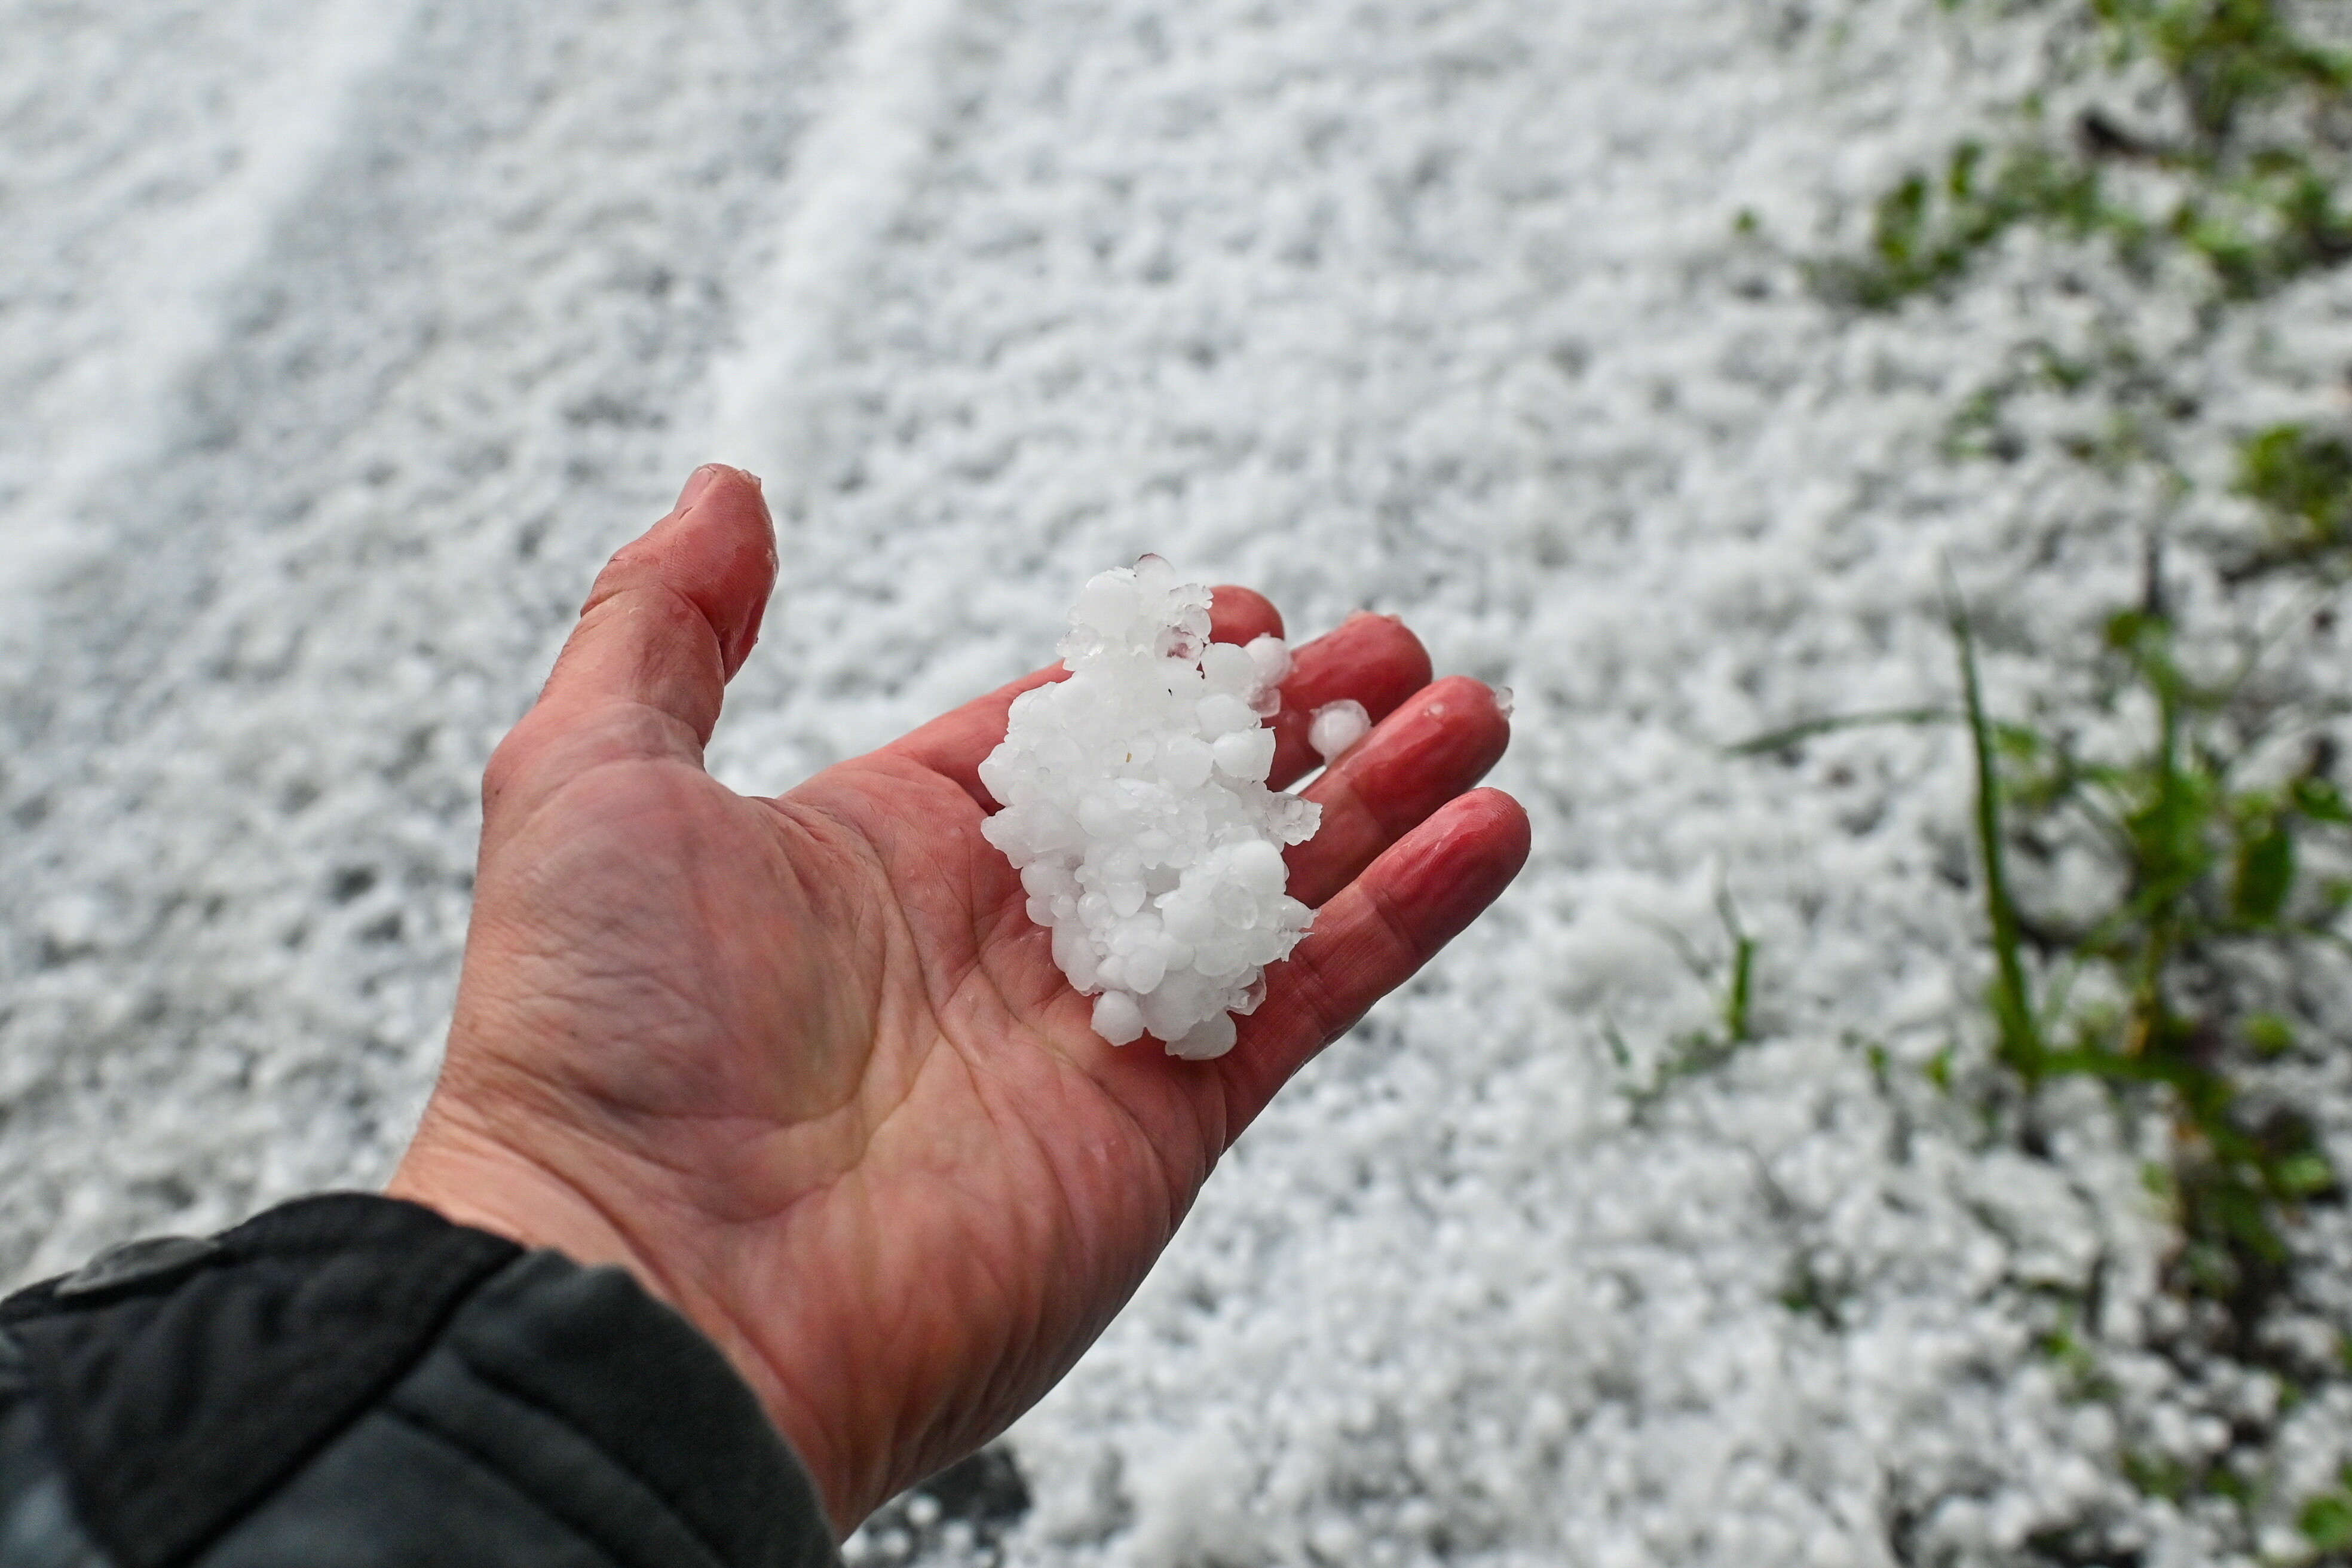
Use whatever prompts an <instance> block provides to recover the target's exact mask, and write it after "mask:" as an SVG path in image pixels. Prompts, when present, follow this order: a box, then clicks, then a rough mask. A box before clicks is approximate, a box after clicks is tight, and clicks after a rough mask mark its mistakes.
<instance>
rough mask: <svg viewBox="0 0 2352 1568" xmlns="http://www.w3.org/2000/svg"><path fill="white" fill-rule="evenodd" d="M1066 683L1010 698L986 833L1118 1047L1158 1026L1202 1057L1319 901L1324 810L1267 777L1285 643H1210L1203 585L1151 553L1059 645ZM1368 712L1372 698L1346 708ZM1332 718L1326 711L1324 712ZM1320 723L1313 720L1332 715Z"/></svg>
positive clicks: (1261, 991)
mask: <svg viewBox="0 0 2352 1568" xmlns="http://www.w3.org/2000/svg"><path fill="white" fill-rule="evenodd" d="M1060 651H1061V654H1062V658H1063V662H1064V663H1066V665H1068V666H1069V668H1070V678H1069V679H1067V680H1063V681H1056V682H1055V683H1054V684H1052V685H1049V686H1041V687H1038V688H1037V689H1034V690H1032V691H1025V692H1024V693H1022V694H1021V696H1020V697H1018V698H1016V699H1014V700H1013V709H1012V712H1011V715H1010V716H1009V718H1008V720H1007V722H1006V727H1005V733H1004V743H1003V745H1000V746H998V747H997V748H996V750H995V751H993V752H991V753H990V754H989V757H988V760H987V761H986V762H984V763H982V764H981V767H980V778H981V783H982V784H985V785H986V786H987V788H988V791H989V793H990V794H991V795H994V796H995V797H996V799H997V801H998V802H999V803H1000V804H1001V805H1003V807H1004V809H1003V810H1002V811H1000V812H998V813H997V814H996V815H995V816H992V817H990V818H989V819H988V820H987V821H986V822H984V823H982V825H981V832H982V834H983V835H985V836H986V837H987V838H988V841H989V842H990V843H991V844H993V845H995V846H996V847H997V848H999V849H1001V850H1003V852H1004V855H1005V857H1006V858H1008V859H1010V860H1011V861H1012V862H1013V868H1015V869H1016V870H1018V871H1019V872H1020V873H1021V887H1022V891H1023V892H1024V894H1026V895H1027V908H1028V910H1029V916H1030V918H1031V919H1032V920H1034V921H1036V922H1037V923H1038V924H1040V925H1042V926H1046V927H1049V928H1050V929H1051V930H1052V931H1053V933H1054V946H1053V952H1054V962H1055V964H1057V965H1059V966H1060V968H1061V971H1062V973H1064V974H1065V975H1066V976H1068V977H1069V982H1070V984H1072V985H1073V986H1074V987H1076V989H1077V990H1078V991H1079V992H1081V993H1083V994H1087V995H1091V996H1093V997H1094V998H1095V1005H1094V1011H1093V1015H1092V1022H1093V1026H1094V1031H1095V1033H1096V1034H1097V1035H1100V1036H1101V1037H1103V1038H1104V1039H1106V1040H1108V1041H1109V1042H1110V1043H1111V1044H1112V1045H1114V1046H1123V1045H1126V1044H1128V1043H1129V1042H1130V1041H1132V1040H1136V1039H1139V1038H1140V1037H1142V1036H1144V1035H1146V1034H1150V1035H1152V1036H1154V1037H1157V1038H1159V1039H1160V1041H1161V1042H1162V1043H1163V1044H1164V1045H1165V1046H1166V1047H1168V1053H1169V1054H1170V1055H1171V1056H1177V1057H1185V1058H1192V1059H1195V1060H1198V1059H1202V1058H1209V1057H1217V1056H1223V1054H1224V1053H1225V1052H1226V1051H1229V1050H1231V1049H1232V1048H1233V1046H1234V1021H1233V1017H1232V1015H1233V1014H1234V1013H1236V1012H1239V1013H1244V1014H1246V1013H1249V1012H1251V1011H1253V1010H1255V1008H1256V1006H1257V1005H1258V1002H1259V1000H1260V999H1261V998H1263V997H1264V996H1265V966H1266V965H1267V964H1269V963H1275V962H1276V961H1278V960H1280V959H1284V958H1287V957H1288V956H1289V955H1290V950H1291V949H1292V948H1294V947H1296V946H1297V944H1298V941H1299V939H1300V938H1301V937H1303V936H1305V935H1306V934H1307V925H1308V923H1309V922H1310V921H1312V920H1313V918H1314V916H1313V911H1311V910H1308V909H1307V906H1306V905H1305V904H1303V903H1300V902H1299V901H1298V900H1297V899H1294V898H1291V897H1290V896H1289V895H1288V893H1287V892H1286V890H1285V889H1286V885H1287V878H1288V874H1289V873H1288V868H1287V867H1286V865H1285V863H1284V861H1283V858H1282V850H1283V847H1284V846H1286V845H1290V844H1298V843H1303V842H1305V841H1306V840H1307V838H1309V837H1312V836H1313V835H1314V832H1315V829H1316V827H1317V826H1318V824H1319V823H1320V822H1321V820H1322V808H1321V807H1320V806H1318V805H1315V804H1313V803H1312V802H1310V801H1305V800H1301V799H1299V798H1298V797H1297V796H1296V795H1285V794H1282V793H1280V792H1278V791H1276V790H1273V789H1270V788H1268V787H1267V785H1266V783H1265V780H1266V775H1267V774H1268V773H1269V772H1271V770H1272V768H1273V765H1274V749H1275V746H1274V742H1275V737H1274V731H1271V730H1269V729H1267V728H1266V727H1265V725H1264V723H1262V722H1261V721H1262V720H1264V719H1266V718H1269V717H1271V716H1272V715H1273V714H1274V713H1276V711H1278V710H1280V708H1281V706H1282V696H1281V692H1280V690H1279V689H1278V686H1279V683H1280V682H1281V680H1282V679H1283V677H1284V676H1286V675H1287V674H1288V673H1289V672H1290V649H1289V648H1288V647H1286V645H1285V644H1284V643H1283V641H1282V639H1281V638H1279V637H1259V638H1258V639H1257V640H1256V641H1255V642H1253V643H1251V644H1249V645H1248V646H1247V647H1234V646H1232V645H1231V644H1225V643H1213V642H1211V641H1210V640H1209V590H1208V589H1206V588H1205V587H1202V585H1201V584H1197V583H1182V582H1179V581H1178V580H1177V576H1176V572H1175V569H1174V568H1173V567H1171V566H1170V565H1169V564H1168V563H1167V562H1165V561H1162V560H1161V559H1160V557H1158V556H1156V555H1147V556H1145V557H1144V558H1143V559H1142V560H1140V561H1139V562H1137V563H1135V565H1134V567H1133V568H1132V569H1127V568H1121V569H1119V570H1117V571H1112V572H1106V573H1104V574H1102V575H1100V576H1098V577H1097V578H1095V579H1094V580H1093V581H1092V582H1090V583H1088V584H1087V585H1086V587H1085V589H1084V590H1083V591H1081V592H1080V594H1079V595H1078V603H1077V607H1076V609H1074V610H1072V611H1071V612H1070V631H1069V635H1068V636H1066V637H1064V638H1063V639H1062V643H1061V649H1060ZM1333 706H1334V707H1335V708H1350V709H1353V710H1355V714H1356V725H1357V728H1356V731H1355V733H1356V734H1360V733H1362V731H1363V729H1364V727H1365V724H1366V720H1365V718H1364V710H1363V708H1362V707H1361V706H1360V704H1357V703H1353V702H1348V703H1338V704H1334V705H1333ZM1323 711H1324V712H1325V713H1328V712H1330V711H1331V710H1329V709H1327V710H1323ZM1319 717H1320V716H1319V715H1318V721H1319Z"/></svg>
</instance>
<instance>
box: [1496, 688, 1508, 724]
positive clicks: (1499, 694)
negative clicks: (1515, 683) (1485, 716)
mask: <svg viewBox="0 0 2352 1568" xmlns="http://www.w3.org/2000/svg"><path fill="white" fill-rule="evenodd" d="M1494 691H1495V711H1496V712H1497V713H1500V714H1501V715H1502V716H1503V717H1504V718H1506V719H1507V718H1509V717H1510V716H1511V689H1510V688H1509V687H1507V686H1497V687H1496V688H1495V689H1494Z"/></svg>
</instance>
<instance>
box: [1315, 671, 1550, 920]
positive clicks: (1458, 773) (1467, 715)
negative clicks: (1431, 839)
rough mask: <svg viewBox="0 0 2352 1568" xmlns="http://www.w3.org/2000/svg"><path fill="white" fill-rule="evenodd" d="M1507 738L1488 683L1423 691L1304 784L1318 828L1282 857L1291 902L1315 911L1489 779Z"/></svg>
mask: <svg viewBox="0 0 2352 1568" xmlns="http://www.w3.org/2000/svg"><path fill="white" fill-rule="evenodd" d="M1510 741H1511V723H1510V721H1509V720H1508V719H1507V718H1506V717H1505V716H1504V714H1503V710H1502V709H1501V708H1500V707H1498V706H1497V705H1496V701H1495V692H1494V689H1493V688H1492V687H1489V686H1487V685H1486V683H1485V682H1484V681H1479V680H1473V679H1470V678H1469V677H1468V676H1465V675H1455V676H1449V677H1447V678H1446V679H1444V680H1441V681H1438V682H1436V683H1435V684H1434V685H1432V686H1425V687H1423V688H1422V689H1421V690H1419V691H1417V692H1415V693H1414V694H1413V695H1412V697H1411V698H1409V699H1408V700H1406V701H1405V702H1404V703H1403V705H1402V706H1401V707H1399V708H1398V709H1397V710H1395V711H1393V712H1391V714H1390V715H1389V716H1388V717H1387V718H1386V719H1384V720H1382V721H1381V723H1380V724H1379V726H1378V727H1377V728H1375V729H1374V730H1373V731H1371V733H1370V734H1369V735H1366V736H1365V737H1364V738H1363V739H1362V740H1360V741H1359V742H1356V744H1355V745H1353V746H1351V747H1349V749H1348V751H1347V752H1344V753H1342V754H1341V755H1340V756H1339V757H1338V758H1337V759H1335V760H1334V761H1333V762H1332V763H1331V765H1330V766H1329V767H1328V769H1326V770H1325V771H1324V773H1323V776H1322V777H1321V778H1318V779H1317V780H1316V781H1315V782H1314V784H1311V785H1309V786H1308V787H1307V792H1306V794H1307V799H1309V800H1311V801H1314V802H1316V803H1317V804H1318V805H1321V806H1322V807H1323V822H1322V825H1321V826H1319V827H1318V828H1317V829H1316V830H1315V837H1312V838H1310V839H1308V840H1307V842H1306V843H1304V844H1301V845H1298V846H1297V847H1294V848H1293V849H1291V851H1290V852H1289V854H1288V855H1287V856H1286V859H1287V860H1288V861H1289V864H1290V896H1291V897H1293V898H1295V899H1297V900H1301V901H1302V902H1305V903H1307V904H1310V905H1315V906H1318V907H1319V906H1320V905H1321V904H1322V903H1323V902H1324V900H1327V899H1329V898H1330V897H1331V896H1332V895H1333V894H1334V893H1337V892H1338V891H1339V889H1342V888H1344V887H1346V886H1347V885H1348V884H1349V882H1351V881H1353V880H1355V879H1356V877H1357V874H1358V873H1360V871H1362V870H1363V869H1364V868H1365V867H1367V866H1369V865H1370V864H1371V863H1372V859H1373V858H1374V857H1375V856H1377V855H1379V854H1380V853H1381V851H1382V850H1383V849H1386V848H1387V847H1389V846H1390V845H1391V844H1393V843H1395V842H1396V841H1397V840H1398V839H1400V838H1402V837H1404V836H1405V835H1406V834H1407V833H1410V832H1411V831H1412V829H1413V828H1414V827H1416V826H1420V824H1421V823H1422V822H1423V820H1425V819H1426V818H1427V817H1428V816H1430V815H1431V814H1433V812H1435V811H1436V810H1437V809H1438V808H1439V807H1440V806H1443V805H1444V804H1445V803H1446V802H1447V801H1449V800H1452V799H1453V798H1454V796H1455V795H1460V794H1461V793H1462V792H1463V791H1464V790H1466V789H1468V788H1469V787H1470V786H1471V785H1473V784H1476V783H1477V782H1478V781H1479V780H1480V779H1482V778H1485V777H1486V772H1487V770H1488V769H1489V768H1492V767H1493V766H1494V765H1495V764H1496V763H1497V762H1499V761H1500V760H1501V759H1502V755H1503V752H1504V749H1505V748H1506V747H1507V746H1508V745H1509V744H1510Z"/></svg>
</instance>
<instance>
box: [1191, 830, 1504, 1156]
mask: <svg viewBox="0 0 2352 1568" xmlns="http://www.w3.org/2000/svg"><path fill="white" fill-rule="evenodd" d="M1527 858H1528V815H1527V813H1526V812H1525V811H1524V810H1523V809H1521V807H1520V805H1519V803H1518V802H1517V801H1515V800H1513V799H1512V798H1511V797H1510V796H1509V795H1505V794H1503V793H1502V792H1501V791H1500V790H1493V789H1479V790H1473V791H1471V792H1470V793H1469V794H1467V795H1462V796H1461V797H1459V798H1458V799H1455V800H1454V801H1452V802H1450V803H1449V804H1447V805H1444V807H1442V808H1440V809H1439V810H1438V811H1437V812H1436V813H1434V814H1433V816H1431V817H1430V818H1429V820H1428V821H1426V822H1424V823H1423V824H1422V825H1421V826H1419V827H1416V828H1414V829H1413V830H1412V832H1411V833H1408V834H1407V835H1405V837H1403V838H1402V839H1401V840H1399V841H1398V842H1397V843H1396V844H1394V845H1392V846H1391V847H1389V849H1388V850H1387V851H1386V852H1385V853H1383V854H1382V855H1381V857H1380V858H1378V859H1376V860H1374V861H1373V862H1372V863H1371V865H1370V866H1369V867H1367V868H1365V870H1364V873H1363V875H1362V876H1360V877H1358V878H1357V879H1355V880H1354V881H1353V882H1351V883H1349V885H1348V886H1347V887H1346V888H1345V889H1341V890H1340V891H1339V893H1338V894H1336V895H1334V896H1333V897H1332V899H1331V900H1330V901H1329V902H1328V903H1326V904H1325V905H1324V906H1323V908H1322V909H1321V910H1318V911H1317V913H1316V916H1315V926H1314V929H1313V930H1312V931H1308V932H1307V940H1306V941H1304V942H1300V943H1299V944H1298V946H1297V949H1295V950H1294V951H1293V952H1292V953H1291V955H1290V957H1289V959H1288V960H1287V961H1286V962H1285V963H1277V964H1276V965H1274V966H1273V967H1272V968H1270V969H1268V970H1267V971H1266V994H1265V1001H1264V1002H1263V1003H1261V1004H1260V1005H1259V1006H1258V1010H1257V1011H1256V1012H1255V1013H1253V1014H1252V1015H1250V1016H1248V1017H1246V1018H1244V1019H1241V1020H1240V1025H1241V1031H1240V1039H1239V1041H1238V1042H1237V1043H1236V1044H1235V1046H1234V1049H1233V1050H1232V1051H1230V1052H1228V1053H1227V1054H1226V1055H1225V1056H1223V1057H1221V1058H1218V1060H1217V1063H1216V1067H1217V1069H1218V1070H1219V1071H1220V1072H1221V1073H1222V1074H1223V1079H1224V1090H1225V1129H1224V1131H1225V1140H1226V1142H1227V1144H1228V1145H1230V1144H1231V1143H1232V1142H1233V1140H1234V1139H1235V1138H1238V1137H1239V1136H1241V1132H1242V1130H1243V1129H1244V1127H1247V1126H1248V1125H1249V1123H1250V1122H1251V1121H1252V1120H1253V1119H1255V1117H1256V1115H1257V1113H1258V1112H1259V1111H1260V1110H1264V1109H1265V1104H1266V1102H1267V1101H1268V1100H1272V1099H1273V1098H1274V1094H1275V1091H1276V1089H1280V1088H1281V1087H1282V1086H1283V1085H1284V1084H1285V1083H1286V1082H1288V1081H1289V1079H1290V1076H1291V1075H1292V1074H1293V1073H1295V1072H1297V1070H1298V1069H1299V1068H1301V1067H1303V1066H1305V1065H1306V1064H1307V1061H1308V1060H1310V1059H1311V1058H1313V1057H1314V1055H1315V1053H1316V1052H1318V1051H1319V1050H1321V1049H1322V1048H1323V1047H1325V1046H1326V1045H1328V1044H1329V1043H1330V1042H1331V1041H1332V1040H1334V1039H1336V1038H1338V1037H1339V1036H1340V1035H1342V1034H1344V1033H1345V1032H1346V1031H1347V1030H1348V1029H1349V1027H1350V1026H1353V1025H1354V1024H1355V1022H1356V1020H1357V1019H1359V1018H1360V1017H1362V1016H1364V1014H1365V1013H1366V1012H1368V1011H1370V1008H1371V1005H1372V1004H1373V1003H1375V1002H1377V1001H1379V1000H1380V999H1381V997H1383V996H1385V995H1387V994H1389V993H1390V992H1391V991H1393V990H1395V989H1396V988H1397V987H1398V986H1400V985H1402V984H1404V983H1405V982H1406V981H1407V980H1409V979H1411V978H1412V974H1413V973H1414V971H1416V970H1418V969H1419V968H1420V967H1421V966H1422V965H1423V964H1424V963H1428V962H1429V961H1430V959H1432V958H1433V957H1434V956H1435V955H1436V953H1437V951H1438V950H1439V949H1440V948H1442V947H1444V945H1445V944H1446V943H1447V942H1451V941H1452V940H1453V939H1454V937H1455V936H1456V935H1458V934H1459V933H1460V932H1461V931H1462V930H1463V928H1464V927H1465V926H1467V925H1468V924H1469V923H1470V922H1471V921H1474V920H1475V919H1477V918H1478V916H1479V914H1480V913H1481V912H1482V911H1483V910H1485V909H1486V906H1487V905H1489V904H1491V903H1493V902H1494V901H1495V900H1496V898H1497V897H1499V896H1500V895H1501V893H1502V891H1503V889H1505V888H1507V887H1508V886H1510V882H1511V879H1512V878H1514V877H1516V876H1517V875H1518V874H1519V868H1520V867H1522V866H1524V865H1526V864H1527Z"/></svg>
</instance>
